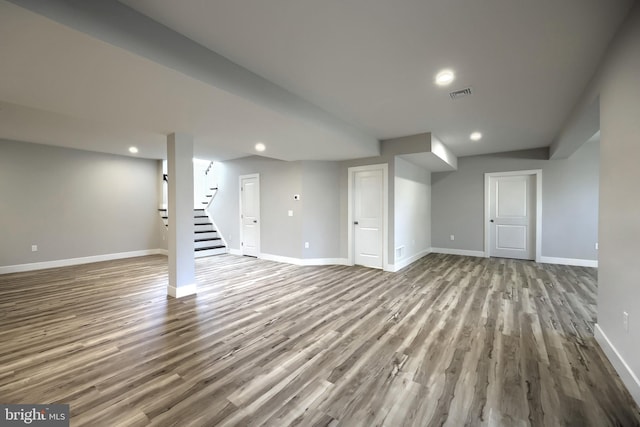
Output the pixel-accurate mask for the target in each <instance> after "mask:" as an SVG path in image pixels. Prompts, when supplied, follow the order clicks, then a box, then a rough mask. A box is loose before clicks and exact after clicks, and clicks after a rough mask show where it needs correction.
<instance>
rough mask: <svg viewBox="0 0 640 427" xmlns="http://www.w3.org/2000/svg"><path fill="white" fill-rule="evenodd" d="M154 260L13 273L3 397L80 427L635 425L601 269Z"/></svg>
mask: <svg viewBox="0 0 640 427" xmlns="http://www.w3.org/2000/svg"><path fill="white" fill-rule="evenodd" d="M166 263H167V261H166V258H165V257H162V256H152V257H142V258H135V259H129V260H119V261H112V262H105V263H96V264H89V265H84V266H77V267H70V268H60V269H55V270H43V271H37V272H29V273H17V274H8V275H2V276H0V402H2V403H69V404H70V405H71V414H72V423H71V424H72V425H73V426H145V425H156V426H173V425H175V426H214V425H221V426H253V425H256V426H257V425H271V426H287V425H301V426H338V425H340V426H377V425H385V426H442V425H444V426H467V425H468V426H529V425H531V426H565V425H566V426H637V425H640V413H639V410H638V407H637V406H635V404H634V403H633V401H632V400H631V398H630V396H629V394H628V393H627V391H626V390H625V389H624V387H623V386H622V384H621V382H620V380H619V378H618V377H617V375H616V374H615V373H614V371H613V369H612V367H611V365H610V364H609V362H608V361H607V360H606V358H605V357H604V355H603V353H602V352H601V351H600V349H599V348H598V346H597V344H596V342H595V340H594V338H593V325H594V321H595V319H596V311H595V310H596V308H595V297H596V271H595V270H594V269H589V268H578V267H564V266H553V265H542V264H535V263H533V262H523V261H514V260H499V259H491V260H489V259H483V258H469V257H458V256H451V255H433V254H432V255H428V256H426V257H425V258H423V259H422V260H420V261H419V262H416V263H414V264H413V265H411V266H410V267H408V268H406V269H405V270H402V271H401V272H399V273H384V272H381V271H377V270H371V269H366V268H360V267H343V266H329V267H296V266H291V265H286V264H278V263H273V262H267V261H262V260H257V259H253V258H243V257H236V256H231V255H224V256H219V257H213V258H204V259H199V260H197V276H198V295H197V296H191V297H186V298H183V299H180V300H176V299H171V298H168V297H167V296H166V285H167V283H166V280H167V279H166V276H167V265H166Z"/></svg>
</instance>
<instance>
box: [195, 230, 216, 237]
mask: <svg viewBox="0 0 640 427" xmlns="http://www.w3.org/2000/svg"><path fill="white" fill-rule="evenodd" d="M218 237H220V235H219V234H218V232H217V231H210V232H208V233H194V235H193V238H194V239H216V238H218Z"/></svg>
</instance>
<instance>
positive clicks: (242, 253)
mask: <svg viewBox="0 0 640 427" xmlns="http://www.w3.org/2000/svg"><path fill="white" fill-rule="evenodd" d="M247 178H255V179H256V182H257V183H258V201H257V205H258V225H259V227H260V233H257V237H256V248H257V252H258V253H257V257H258V258H259V257H260V235H261V234H262V218H261V212H260V174H259V173H251V174H247V175H240V176H239V177H238V203H239V211H238V212H239V213H238V217H239V218H238V220H239V222H240V233H239V236H240V255H244V246H243V244H242V243H243V242H244V236H243V234H244V232H243V227H242V180H243V179H247Z"/></svg>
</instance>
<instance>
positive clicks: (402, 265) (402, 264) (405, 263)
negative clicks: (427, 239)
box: [386, 248, 431, 273]
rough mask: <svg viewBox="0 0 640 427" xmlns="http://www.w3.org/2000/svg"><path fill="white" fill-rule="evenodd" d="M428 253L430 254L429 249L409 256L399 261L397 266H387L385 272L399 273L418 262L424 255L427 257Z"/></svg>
mask: <svg viewBox="0 0 640 427" xmlns="http://www.w3.org/2000/svg"><path fill="white" fill-rule="evenodd" d="M430 253H431V248H429V249H425V250H423V251H420V252H418V253H417V254H415V255H413V256H410V257H409V258H405V259H401V260H400V261H399V262H398V263H397V264H389V265H388V269H387V270H386V271H390V272H392V273H395V272H396V271H400V270H402V269H403V268H405V267H407V266H409V265H411V264H413V263H414V262H416V261H418V260H419V259H420V258H422V257H424V256H426V255H429V254H430Z"/></svg>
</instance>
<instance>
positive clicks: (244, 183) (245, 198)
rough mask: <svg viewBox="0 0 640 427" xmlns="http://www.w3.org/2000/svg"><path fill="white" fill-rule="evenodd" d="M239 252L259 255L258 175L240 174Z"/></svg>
mask: <svg viewBox="0 0 640 427" xmlns="http://www.w3.org/2000/svg"><path fill="white" fill-rule="evenodd" d="M240 253H241V254H242V255H248V256H254V257H257V256H259V255H260V175H258V174H252V175H241V176H240Z"/></svg>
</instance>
